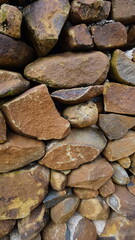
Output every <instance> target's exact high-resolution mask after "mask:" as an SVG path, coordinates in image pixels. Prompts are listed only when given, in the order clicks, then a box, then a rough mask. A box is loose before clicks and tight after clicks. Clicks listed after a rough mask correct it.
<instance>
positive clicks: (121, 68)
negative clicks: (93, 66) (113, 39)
mask: <svg viewBox="0 0 135 240" xmlns="http://www.w3.org/2000/svg"><path fill="white" fill-rule="evenodd" d="M111 75H112V77H113V78H114V79H115V81H117V82H120V83H124V84H128V85H133V86H135V79H134V75H135V63H134V62H133V61H132V60H130V59H129V58H128V57H127V56H126V55H125V53H124V52H122V51H121V50H119V49H117V50H116V51H114V53H113V55H112V58H111Z"/></svg>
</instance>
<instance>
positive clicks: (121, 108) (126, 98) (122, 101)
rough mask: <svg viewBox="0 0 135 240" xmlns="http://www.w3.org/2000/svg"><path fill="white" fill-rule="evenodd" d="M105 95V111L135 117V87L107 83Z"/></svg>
mask: <svg viewBox="0 0 135 240" xmlns="http://www.w3.org/2000/svg"><path fill="white" fill-rule="evenodd" d="M103 94H104V107H105V111H107V112H114V113H122V114H129V115H135V104H134V103H135V87H130V86H127V85H124V84H118V83H108V82H107V83H105V85H104V92H103Z"/></svg>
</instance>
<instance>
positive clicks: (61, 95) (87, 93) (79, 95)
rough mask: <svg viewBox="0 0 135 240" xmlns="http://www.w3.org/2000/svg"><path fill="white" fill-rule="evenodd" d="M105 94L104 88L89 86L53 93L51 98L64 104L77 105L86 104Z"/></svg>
mask: <svg viewBox="0 0 135 240" xmlns="http://www.w3.org/2000/svg"><path fill="white" fill-rule="evenodd" d="M102 93H103V86H102V85H96V86H89V87H80V88H71V89H61V90H57V91H54V92H52V94H51V97H52V98H53V99H54V100H57V101H58V102H61V103H64V104H77V103H82V102H86V101H88V100H90V99H92V98H94V97H96V96H98V95H101V94H102Z"/></svg>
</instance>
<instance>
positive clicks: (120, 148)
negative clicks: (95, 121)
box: [103, 130, 135, 162]
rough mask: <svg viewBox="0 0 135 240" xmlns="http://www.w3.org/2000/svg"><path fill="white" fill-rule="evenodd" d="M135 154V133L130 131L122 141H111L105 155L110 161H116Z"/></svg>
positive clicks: (104, 152)
mask: <svg viewBox="0 0 135 240" xmlns="http://www.w3.org/2000/svg"><path fill="white" fill-rule="evenodd" d="M134 152H135V131H133V130H129V131H128V133H127V134H126V135H125V136H124V137H123V138H121V139H118V140H115V141H109V142H108V144H107V145H106V147H105V149H104V151H103V155H104V156H105V157H106V158H107V160H109V161H111V162H112V161H115V160H118V159H121V158H123V157H128V156H129V155H131V154H133V153H134Z"/></svg>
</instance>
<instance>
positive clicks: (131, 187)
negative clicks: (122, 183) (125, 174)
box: [127, 176, 135, 195]
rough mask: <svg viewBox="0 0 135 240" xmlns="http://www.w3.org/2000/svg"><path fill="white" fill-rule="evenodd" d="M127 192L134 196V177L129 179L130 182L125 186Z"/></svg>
mask: <svg viewBox="0 0 135 240" xmlns="http://www.w3.org/2000/svg"><path fill="white" fill-rule="evenodd" d="M127 188H128V190H129V191H130V192H131V193H132V194H133V195H135V176H131V177H130V182H129V183H128V184H127Z"/></svg>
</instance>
